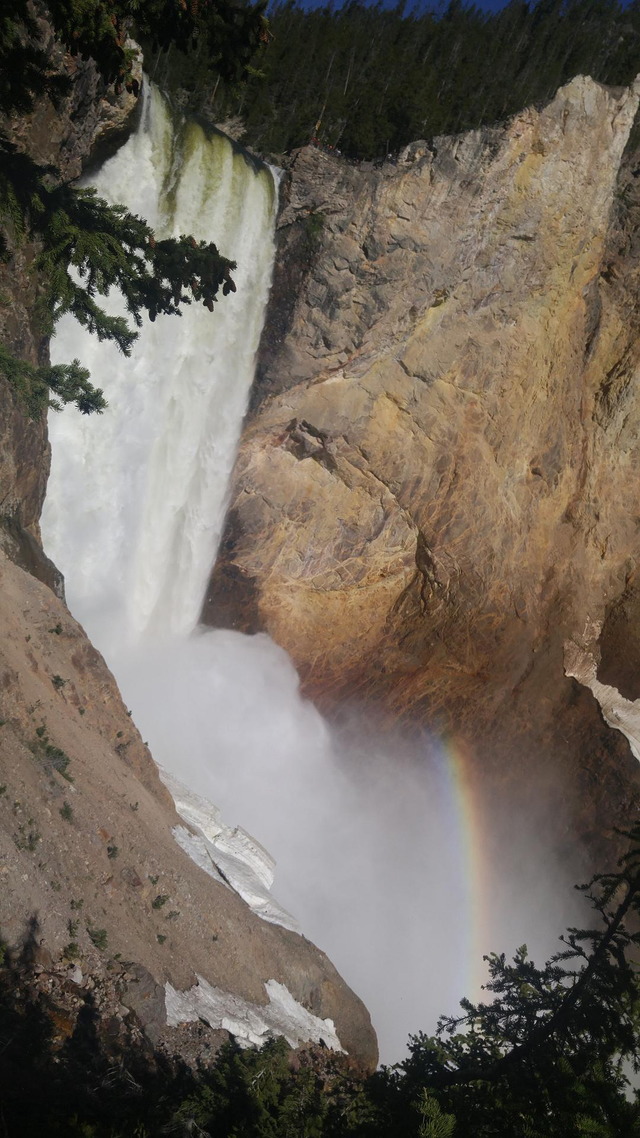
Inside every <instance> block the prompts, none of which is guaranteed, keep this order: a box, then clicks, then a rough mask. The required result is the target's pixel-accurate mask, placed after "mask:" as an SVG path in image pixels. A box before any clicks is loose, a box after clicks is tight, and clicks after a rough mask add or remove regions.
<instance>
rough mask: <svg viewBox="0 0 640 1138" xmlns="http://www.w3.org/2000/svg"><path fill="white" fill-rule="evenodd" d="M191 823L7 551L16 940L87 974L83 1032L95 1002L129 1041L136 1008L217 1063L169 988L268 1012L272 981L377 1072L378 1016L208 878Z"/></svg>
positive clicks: (208, 1038)
mask: <svg viewBox="0 0 640 1138" xmlns="http://www.w3.org/2000/svg"><path fill="white" fill-rule="evenodd" d="M178 824H181V825H183V826H184V824H183V823H182V821H181V819H179V818H178V816H177V814H176V813H175V810H174V808H173V802H172V799H171V797H170V795H169V793H168V791H166V790H165V788H164V786H163V785H162V783H161V782H160V780H159V778H158V772H157V768H156V766H155V764H154V762H153V760H152V758H151V756H150V754H149V752H148V750H147V747H146V745H145V744H144V743H143V742H142V740H141V738H140V735H139V733H138V731H137V729H136V727H135V725H134V723H133V722H132V720H131V718H130V716H129V714H128V713H127V709H126V708H125V707H124V705H123V703H122V700H121V698H120V694H119V692H118V689H117V687H116V684H115V681H114V679H113V677H112V676H111V674H110V673H109V671H108V669H107V667H106V665H105V663H104V661H103V659H102V657H101V656H100V655H99V653H98V652H96V650H95V648H93V647H92V645H91V644H90V643H89V641H88V640H87V638H86V636H85V634H84V632H83V630H82V628H81V627H80V626H79V625H78V624H77V623H76V622H75V621H74V620H73V618H72V617H71V616H70V615H69V612H68V610H67V609H66V607H65V605H64V603H63V602H62V601H61V600H60V599H59V598H57V597H56V596H55V595H54V594H53V593H52V592H51V590H50V589H48V588H47V587H46V586H45V585H43V584H41V583H40V582H39V581H37V580H35V578H34V577H32V576H30V575H29V574H28V573H25V572H24V571H23V570H22V569H20V568H18V567H17V566H16V565H14V564H13V563H12V562H11V561H10V560H8V559H7V558H6V557H5V556H4V555H3V554H1V553H0V937H1V938H2V940H3V942H5V943H8V944H9V945H10V946H15V945H16V944H19V943H20V941H21V939H22V937H23V936H24V934H25V932H26V930H27V929H28V927H29V922H30V921H31V920H32V919H33V918H35V919H36V920H37V931H36V948H37V951H38V954H39V959H40V960H41V961H42V962H43V963H42V967H41V968H40V970H39V972H40V981H39V982H40V983H44V984H47V983H48V984H53V985H54V986H57V988H59V987H60V984H61V981H62V980H63V979H64V977H65V976H66V975H67V974H69V975H72V978H73V976H75V974H76V970H77V971H78V972H79V974H80V978H79V979H76V980H74V982H73V984H72V985H71V989H72V991H73V990H75V993H76V997H78V998H75V999H72V1000H71V1001H70V1002H68V1001H67V1002H68V1008H69V1011H70V1014H71V1015H72V1020H73V1019H74V1018H75V1016H76V1015H77V1014H78V1009H79V1007H80V1006H81V1004H82V997H83V996H84V995H86V994H87V993H88V992H91V993H92V994H93V997H92V998H93V1000H94V1005H95V1007H96V1010H97V1012H98V1014H99V1016H101V1017H106V1018H107V1019H108V1018H109V1017H114V1016H115V1020H116V1024H117V1025H119V1030H120V1031H121V1032H125V1030H126V1027H127V1023H128V1025H129V1027H130V1026H131V1023H130V1021H128V1020H127V1011H126V1009H127V1008H130V1009H132V1010H133V1011H134V1012H135V1013H136V1016H137V1017H138V1018H137V1022H138V1024H139V1026H140V1027H142V1028H144V1029H145V1031H146V1032H147V1034H148V1035H149V1037H150V1038H151V1040H152V1042H153V1043H154V1044H156V1045H160V1044H164V1045H165V1046H166V1047H167V1048H168V1049H169V1050H170V1052H171V1053H176V1052H180V1051H182V1053H183V1054H185V1055H186V1056H187V1058H189V1057H193V1058H195V1057H196V1056H199V1057H200V1058H203V1059H206V1058H207V1057H209V1058H210V1057H211V1051H210V1048H213V1049H214V1050H215V1045H218V1044H219V1042H220V1038H219V1034H220V1033H219V1032H218V1033H216V1032H214V1033H213V1034H212V1033H210V1032H208V1031H206V1030H204V1031H203V1029H202V1027H200V1031H199V1036H198V1038H197V1039H194V1038H190V1036H189V1031H190V1029H189V1028H188V1027H184V1028H183V1027H176V1026H173V1027H170V1026H168V1025H167V1013H166V1008H165V995H164V988H165V986H166V985H167V984H170V985H171V986H172V988H174V989H176V990H178V991H180V992H183V991H184V992H188V991H189V990H190V989H191V988H192V987H193V986H194V985H195V984H196V977H201V978H202V980H204V981H205V982H206V983H207V984H209V985H213V986H215V987H216V988H217V989H218V990H219V992H220V993H221V994H222V996H221V998H222V997H224V994H225V993H229V994H230V996H231V998H230V999H229V1006H230V1008H233V1006H234V1001H235V1002H239V1001H247V1002H248V1003H249V1004H250V1005H251V1007H252V1008H253V1009H254V1013H259V1011H260V1008H261V1007H265V1008H266V1007H267V1006H268V1004H269V989H267V987H266V985H268V984H269V982H271V987H273V984H274V983H275V984H276V985H283V986H284V987H285V988H286V989H287V990H288V992H289V993H290V994H291V996H292V997H293V999H294V1000H296V1001H297V1002H298V1003H300V1004H301V1005H302V1006H303V1008H305V1009H306V1010H307V1011H308V1012H311V1013H312V1015H313V1016H316V1017H318V1018H320V1019H327V1018H329V1019H332V1020H333V1021H334V1023H335V1029H336V1032H337V1035H338V1038H339V1040H340V1043H341V1045H342V1047H343V1048H345V1049H346V1050H347V1051H349V1053H350V1054H351V1055H352V1056H353V1057H354V1059H356V1060H357V1061H360V1062H361V1063H362V1064H363V1065H364V1066H365V1067H367V1068H370V1067H373V1066H375V1063H376V1059H377V1049H376V1040H375V1034H374V1032H373V1029H372V1027H371V1021H370V1019H369V1015H368V1013H367V1011H366V1009H365V1007H364V1005H363V1004H362V1003H361V1002H360V1000H359V999H358V998H357V997H356V996H355V995H354V994H353V993H352V992H351V991H350V989H349V988H348V987H347V985H346V984H345V983H344V981H343V980H342V979H341V977H340V976H339V975H338V973H337V972H336V970H335V968H334V967H333V966H332V964H331V963H330V961H329V960H328V959H327V957H326V956H325V955H324V953H322V952H321V951H320V950H319V949H317V948H315V946H314V945H312V944H311V943H310V942H309V941H307V940H306V939H305V938H304V937H303V936H300V935H299V934H297V933H295V932H291V931H290V930H288V929H286V928H283V927H281V926H279V925H277V924H270V923H267V922H266V921H264V920H262V919H260V917H258V916H256V915H255V914H254V913H253V912H252V911H251V909H250V908H249V907H248V905H247V904H245V902H244V901H243V900H241V898H240V896H239V895H238V894H237V893H236V892H235V891H234V890H232V889H230V888H228V887H227V886H226V885H224V884H222V883H221V882H218V881H215V880H213V879H212V878H211V876H209V875H208V874H207V873H205V872H204V871H203V870H202V869H201V868H199V866H198V865H196V864H195V863H194V862H193V861H192V860H191V859H190V858H189V857H188V856H187V854H186V853H184V852H183V850H182V849H181V848H180V846H179V845H178V843H177V841H176V840H175V838H174V836H173V833H172V831H173V829H174V827H176V826H177V825H178ZM74 985H75V989H74ZM67 986H68V985H67ZM143 988H144V992H146V995H144V998H143V994H142V993H143ZM58 996H59V998H62V994H61V993H58ZM119 1005H123V1006H119ZM118 1008H119V1010H118ZM192 1018H193V1017H192ZM123 1021H125V1022H124V1023H123ZM223 1037H224V1036H223Z"/></svg>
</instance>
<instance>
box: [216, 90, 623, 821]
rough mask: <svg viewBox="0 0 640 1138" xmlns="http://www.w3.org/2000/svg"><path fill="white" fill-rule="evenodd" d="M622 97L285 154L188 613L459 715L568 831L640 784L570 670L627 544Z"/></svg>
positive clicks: (599, 614)
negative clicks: (265, 275) (266, 315)
mask: <svg viewBox="0 0 640 1138" xmlns="http://www.w3.org/2000/svg"><path fill="white" fill-rule="evenodd" d="M637 102H638V90H637V89H636V88H634V89H632V90H630V91H627V90H624V91H620V90H618V91H615V92H614V91H611V90H607V89H605V88H603V87H601V86H600V85H598V84H597V83H595V82H593V81H592V80H590V79H587V78H583V77H578V78H577V79H575V80H573V81H572V82H571V83H570V84H568V85H567V86H566V87H565V88H563V89H561V90H560V91H559V92H558V94H557V96H556V98H555V99H554V100H553V102H552V103H551V104H550V105H549V106H547V107H546V108H544V109H543V110H541V111H536V110H526V111H525V112H523V113H522V114H520V115H518V116H516V117H515V118H514V119H513V120H511V121H510V122H509V123H508V124H507V125H506V126H504V127H501V128H496V129H491V130H486V131H478V132H472V133H470V134H467V135H464V136H461V137H459V138H441V139H436V140H435V141H434V143H433V144H430V145H428V144H425V143H417V144H415V145H414V146H412V147H410V148H408V149H407V150H406V151H405V152H404V154H402V155H401V156H400V160H399V162H398V163H397V165H395V166H392V165H386V166H385V167H383V168H382V169H379V170H375V169H362V168H356V167H352V166H349V165H347V164H346V163H344V162H341V161H340V160H338V159H336V158H333V157H330V156H328V155H325V154H323V153H321V152H320V151H318V150H314V149H311V148H307V149H305V150H302V151H300V152H298V154H297V155H296V156H295V158H294V161H293V163H292V167H291V170H290V172H289V175H288V183H287V185H286V189H285V194H286V196H285V203H284V206H283V209H282V212H281V217H280V241H281V248H282V253H283V256H282V263H281V265H280V268H279V270H278V274H277V276H276V281H275V285H274V294H273V297H272V310H271V315H270V321H268V324H269V327H268V330H267V333H266V336H265V340H264V343H263V350H262V354H261V365H260V376H261V381H260V386H259V389H258V391H257V394H256V397H255V399H254V411H253V414H252V416H251V417H250V419H249V421H248V423H247V425H246V429H245V432H244V438H243V441H242V444H241V448H240V453H239V456H238V460H237V464H236V470H235V476H234V483H233V489H232V494H231V506H230V512H229V517H228V523H227V531H226V535H225V537H224V539H223V545H222V551H221V556H220V560H219V563H218V565H217V567H216V569H215V571H214V573H213V576H212V579H211V584H210V589H209V591H208V595H207V600H206V603H205V608H204V619H205V620H206V621H208V622H210V623H214V624H227V625H230V626H233V627H236V628H240V629H244V630H247V631H253V630H257V629H265V630H266V631H268V632H269V633H270V634H271V635H272V636H273V637H274V639H275V640H276V641H278V643H280V644H282V645H283V647H285V648H286V649H287V650H288V651H289V652H290V653H291V655H292V657H293V659H294V661H295V663H296V665H297V667H298V668H299V670H300V672H301V675H302V679H303V684H304V687H305V690H306V691H307V692H308V693H309V694H311V695H313V696H314V698H316V699H318V700H319V701H320V702H321V704H322V705H323V706H324V707H325V708H331V707H333V706H335V704H336V702H337V701H338V699H340V698H343V696H344V694H345V693H349V694H350V696H351V697H355V698H356V699H359V700H360V701H361V702H362V703H363V704H364V705H365V706H366V707H367V709H368V713H369V714H370V713H371V709H373V708H375V709H376V710H377V712H378V713H380V712H382V714H383V715H384V716H385V717H386V718H387V719H391V720H398V719H401V720H404V721H410V722H412V723H419V724H423V725H424V724H426V725H428V726H430V727H431V728H437V729H439V730H441V731H448V732H450V731H455V732H457V733H459V734H462V735H464V736H466V737H467V738H468V739H470V740H471V741H473V743H474V745H475V748H476V752H477V753H478V754H479V756H480V758H481V760H482V762H483V763H484V764H485V766H486V767H487V769H489V768H493V770H494V772H495V773H496V777H497V778H500V779H501V778H504V777H508V776H509V773H512V774H514V775H515V776H517V780H518V781H520V782H522V783H523V785H524V784H527V785H529V786H530V785H531V778H532V776H531V773H530V772H531V768H532V766H533V765H534V764H535V767H536V775H535V778H536V779H537V780H538V781H539V782H540V783H542V784H548V785H549V786H550V787H552V788H553V789H554V793H556V792H557V789H558V780H559V779H560V780H562V782H563V783H564V785H566V786H569V787H571V788H572V794H573V797H574V798H575V802H576V805H575V807H574V813H575V812H576V811H577V812H578V813H581V817H580V819H579V820H578V824H579V827H580V828H581V829H582V831H583V832H587V831H589V830H590V829H591V828H592V827H594V826H596V825H598V826H602V825H603V824H604V825H605V826H606V825H607V824H608V823H610V822H611V820H612V818H614V817H617V818H619V817H620V816H621V815H622V816H623V815H624V812H625V811H626V809H627V808H628V806H629V801H630V796H631V797H632V798H633V797H634V796H637V792H638V786H639V783H638V778H637V774H636V769H635V764H634V762H633V760H631V758H630V755H629V752H628V749H627V747H626V744H625V743H624V741H623V740H621V739H620V741H619V742H618V741H616V740H614V741H613V742H612V740H611V738H610V737H609V736H610V735H611V733H610V732H608V729H607V728H606V726H605V725H604V723H603V722H602V719H601V717H600V715H599V712H598V710H597V707H596V705H595V702H593V701H592V699H591V696H590V695H588V694H587V693H586V691H579V690H578V688H577V685H575V684H573V683H572V681H571V680H569V679H567V678H565V677H564V674H563V666H562V641H563V637H565V636H571V635H572V633H573V632H574V631H575V630H576V629H577V628H579V627H580V626H581V625H582V624H584V622H585V620H587V618H589V619H591V620H601V619H602V618H603V617H604V614H605V609H606V608H607V606H610V605H611V604H612V603H613V602H614V601H615V600H616V598H618V597H620V596H621V594H622V593H623V592H624V590H625V589H627V588H628V585H629V581H630V579H631V578H632V577H633V574H634V572H635V567H636V564H637V561H638V555H639V553H640V543H639V539H638V535H637V513H638V511H637V506H636V500H637V492H638V461H639V453H638V435H639V431H640V405H639V403H638V396H637V392H636V384H635V373H636V371H637V367H638V360H639V357H640V340H639V338H638V334H637V333H638V319H637V316H636V315H635V313H634V302H635V298H636V295H637V281H638V271H637V264H638V260H637V250H636V249H635V247H634V245H633V240H631V238H630V237H629V233H630V231H631V229H632V228H633V225H634V224H635V221H634V220H633V217H631V214H632V213H633V208H632V207H631V206H630V205H629V202H630V201H631V199H632V198H633V195H634V193H635V189H634V187H635V177H636V175H637V171H636V172H635V175H633V174H632V173H631V171H629V170H627V174H626V175H625V177H626V179H627V190H626V193H627V204H626V207H625V203H624V202H619V201H618V202H616V194H617V192H619V189H620V186H621V184H622V183H619V181H618V179H619V170H620V165H621V160H622V157H623V152H624V149H625V145H626V142H627V139H628V136H629V132H630V129H631V126H632V123H633V120H634V116H635V113H636V107H637ZM614 202H615V203H616V208H615V209H614V208H613V207H614ZM625 208H626V215H625ZM630 211H631V212H630ZM295 290H297V292H296V293H295V295H293V293H294V291H295ZM603 753H606V756H607V758H606V761H607V763H608V764H609V768H608V769H609V775H606V774H603V773H602V769H601V768H602V766H603V761H602V756H603ZM528 772H529V773H528ZM611 772H615V773H611ZM607 779H608V781H607ZM620 780H622V783H623V784H624V787H623V786H622V783H621V781H620ZM614 784H615V785H614ZM585 786H586V790H585ZM596 792H597V796H599V797H600V798H601V799H603V800H604V802H601V803H600V806H599V809H600V820H599V822H598V823H597V824H596V822H595V806H594V803H595V798H596ZM574 821H575V819H574Z"/></svg>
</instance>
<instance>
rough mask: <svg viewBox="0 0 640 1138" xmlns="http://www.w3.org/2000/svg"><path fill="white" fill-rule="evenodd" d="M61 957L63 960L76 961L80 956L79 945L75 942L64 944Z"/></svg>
mask: <svg viewBox="0 0 640 1138" xmlns="http://www.w3.org/2000/svg"><path fill="white" fill-rule="evenodd" d="M62 955H63V956H64V958H65V960H77V959H78V957H79V955H80V945H79V944H77V943H76V941H75V940H72V941H70V942H69V944H65V946H64V948H63V950H62Z"/></svg>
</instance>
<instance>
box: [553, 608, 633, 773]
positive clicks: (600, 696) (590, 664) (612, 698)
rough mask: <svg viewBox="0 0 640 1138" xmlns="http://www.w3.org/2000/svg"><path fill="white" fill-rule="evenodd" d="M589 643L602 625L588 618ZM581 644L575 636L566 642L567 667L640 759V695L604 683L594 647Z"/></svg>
mask: <svg viewBox="0 0 640 1138" xmlns="http://www.w3.org/2000/svg"><path fill="white" fill-rule="evenodd" d="M586 632H587V633H588V637H587V640H588V643H589V645H590V646H591V645H592V644H596V643H597V639H598V636H599V634H600V626H599V625H596V624H594V623H593V622H589V623H588V625H587V630H586ZM590 646H589V647H586V648H585V647H582V646H581V645H579V644H577V643H576V642H575V640H567V641H566V643H565V646H564V671H565V675H566V676H572V677H573V679H575V680H577V681H578V683H580V684H583V685H584V686H585V687H587V688H589V690H590V691H591V692H592V693H593V695H594V696H595V697H596V699H597V701H598V703H599V704H600V710H601V712H602V717H603V719H604V720H605V722H606V723H608V725H609V727H613V728H614V729H615V730H616V731H621V732H622V734H623V735H624V736H625V737H626V739H627V740H628V742H629V746H630V747H631V751H632V754H633V755H635V757H636V759H638V761H639V762H640V699H636V700H630V699H625V697H624V696H623V695H620V692H619V691H618V689H617V688H614V687H611V686H610V685H609V684H601V683H600V680H599V679H598V677H597V671H598V664H597V661H596V657H595V655H594V652H593V651H592V650H591V647H590Z"/></svg>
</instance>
